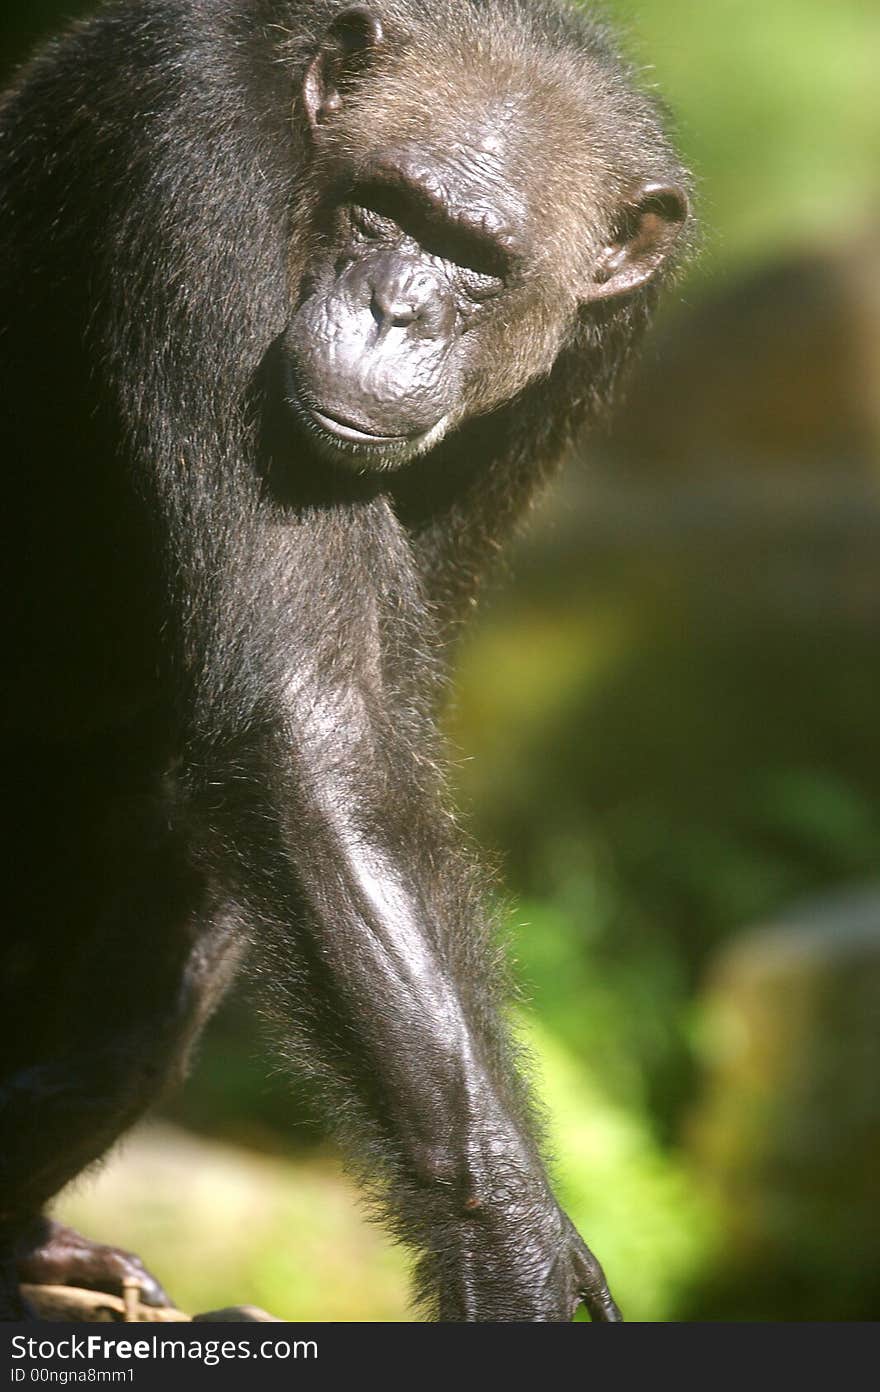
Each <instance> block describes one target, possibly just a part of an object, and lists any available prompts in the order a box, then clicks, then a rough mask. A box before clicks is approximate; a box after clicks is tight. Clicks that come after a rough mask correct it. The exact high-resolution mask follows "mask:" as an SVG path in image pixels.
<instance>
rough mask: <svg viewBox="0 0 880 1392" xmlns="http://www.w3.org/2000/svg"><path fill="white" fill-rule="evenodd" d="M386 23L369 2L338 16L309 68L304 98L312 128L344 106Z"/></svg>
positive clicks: (304, 87)
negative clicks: (351, 86)
mask: <svg viewBox="0 0 880 1392" xmlns="http://www.w3.org/2000/svg"><path fill="white" fill-rule="evenodd" d="M382 38H383V34H382V25H381V23H380V21H379V19H378V18H377V16H376V15H374V14H373V13H372V11H371V10H369V9H368V8H367V6H366V5H349V7H348V8H347V9H345V10H342V11H341V13H340V14H338V15H337V16H336V18H335V19H334V21H333V23H332V24H331V25H330V27H329V29H328V30H327V32H326V34H325V35H324V38H323V39H322V41H321V47H320V48H319V50H318V52H317V53H316V54H315V56H314V58H313V59H312V61H311V63H310V64H309V66H308V69H307V71H306V75H305V80H304V82H303V102H304V103H305V108H306V115H307V116H308V118H309V125H310V126H311V127H312V130H315V128H316V127H317V126H320V125H321V124H322V123H323V122H325V121H326V120H327V119H328V118H329V117H331V116H334V115H335V114H336V112H337V111H340V110H341V109H342V105H343V102H344V100H345V93H346V88H347V86H348V84H349V82H350V80H351V78H353V77H356V76H357V74H358V73H359V72H361V71H362V70H363V68H364V65H365V63H366V62H368V61H369V57H370V55H371V53H372V52H373V51H374V50H375V49H377V48H378V47H379V45H380V44H381V43H382Z"/></svg>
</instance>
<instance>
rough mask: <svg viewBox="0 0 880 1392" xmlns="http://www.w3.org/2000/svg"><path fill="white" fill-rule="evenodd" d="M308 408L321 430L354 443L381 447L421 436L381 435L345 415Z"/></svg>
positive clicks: (408, 441)
mask: <svg viewBox="0 0 880 1392" xmlns="http://www.w3.org/2000/svg"><path fill="white" fill-rule="evenodd" d="M307 409H308V412H309V415H310V416H311V417H312V419H313V420H314V421H315V423H316V425H318V426H319V427H320V429H321V430H326V431H327V433H328V434H329V435H335V436H337V437H338V438H339V439H340V440H349V441H350V442H351V443H352V444H353V445H366V446H368V447H372V448H374V449H375V448H380V449H381V447H382V446H383V445H408V444H410V443H412V441H413V440H417V439H418V438H419V437H418V435H415V436H413V435H380V434H379V432H378V431H376V430H367V429H365V427H364V426H362V425H355V423H354V421H351V420H346V418H345V417H344V416H331V415H330V414H329V412H327V411H319V410H318V409H317V407H316V406H309V407H308V408H307Z"/></svg>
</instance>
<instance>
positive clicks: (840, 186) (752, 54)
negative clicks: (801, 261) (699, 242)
mask: <svg viewBox="0 0 880 1392" xmlns="http://www.w3.org/2000/svg"><path fill="white" fill-rule="evenodd" d="M607 8H608V9H609V11H610V12H611V13H612V14H614V15H615V16H616V17H618V18H620V19H622V20H623V22H624V24H625V26H626V29H627V31H628V33H629V35H630V49H631V51H632V52H633V53H634V55H635V57H636V59H637V60H638V59H643V60H644V61H645V62H646V63H647V64H650V66H649V67H648V68H647V70H646V76H647V78H648V80H649V81H651V82H656V85H657V87H658V88H659V90H660V91H661V92H662V93H663V95H664V96H665V97H666V98H667V99H668V101H669V102H670V104H671V106H672V108H673V110H674V112H675V114H676V117H677V120H678V128H679V132H680V137H681V141H682V144H683V147H684V149H685V150H686V152H687V155H688V157H689V159H690V160H691V163H692V165H693V167H694V169H695V171H696V173H697V177H698V180H699V184H700V188H701V194H700V204H701V212H702V216H703V220H704V223H705V225H706V229H707V231H706V254H705V255H704V257H703V258H702V261H701V265H700V268H699V274H700V276H701V277H702V278H707V277H709V276H712V275H714V274H717V272H719V271H729V270H730V269H731V268H732V267H733V266H734V265H735V264H736V263H737V262H741V261H743V260H750V261H763V260H765V259H767V257H768V256H773V255H775V254H777V253H778V252H781V251H784V250H786V249H788V248H790V247H792V246H793V245H800V244H802V243H804V242H806V243H809V242H810V241H811V240H813V239H819V238H822V237H824V236H826V235H827V234H828V233H831V234H834V233H837V232H842V231H844V230H845V229H846V228H847V227H848V226H849V225H850V224H851V222H852V221H853V220H854V219H858V218H859V217H865V218H866V219H867V218H868V217H869V216H873V215H874V214H875V211H876V207H877V199H878V193H880V107H878V103H877V95H876V88H877V77H876V55H877V53H878V52H880V7H878V5H877V4H876V3H875V2H874V0H834V3H833V4H831V3H829V0H773V3H772V4H764V5H756V4H753V3H751V0H713V2H712V3H711V4H705V3H700V0H648V3H636V0H612V3H610V4H608V6H607Z"/></svg>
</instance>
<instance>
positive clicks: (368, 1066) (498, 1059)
mask: <svg viewBox="0 0 880 1392" xmlns="http://www.w3.org/2000/svg"><path fill="white" fill-rule="evenodd" d="M686 188H687V176H686V174H685V172H684V171H683V169H682V167H681V165H680V162H679V160H678V158H677V157H676V155H675V153H674V151H673V149H672V147H671V145H670V143H669V141H668V140H667V138H666V136H665V135H664V133H663V125H662V121H661V119H660V117H659V115H658V112H657V110H656V109H655V106H654V104H653V102H652V101H651V100H650V99H648V98H646V97H645V96H643V95H640V94H639V93H638V91H637V89H636V87H635V86H634V84H633V81H632V79H631V75H630V74H629V72H628V70H627V69H626V67H625V66H623V65H622V63H621V61H620V59H619V58H618V57H617V56H616V54H615V50H614V47H613V43H612V41H611V39H610V38H609V36H608V34H607V33H606V32H605V30H604V28H603V27H602V26H600V25H598V24H596V23H595V22H594V21H591V20H590V19H589V18H586V17H585V16H584V15H583V14H582V13H581V12H579V10H577V9H576V8H569V7H567V6H566V5H565V4H564V3H558V0H431V3H430V4H425V3H423V0H368V3H366V4H364V5H351V4H350V3H346V0H117V3H110V4H109V5H107V6H106V7H105V8H103V9H102V10H101V11H100V12H99V13H98V15H97V16H96V17H95V18H93V19H91V20H88V21H85V22H83V23H78V24H75V25H74V26H73V27H72V28H71V29H69V31H68V32H67V33H66V34H65V35H63V36H62V37H61V38H60V39H59V40H58V41H56V42H54V43H51V44H50V45H49V46H48V47H47V48H46V49H45V50H44V51H42V52H41V53H40V54H39V55H38V56H37V57H36V58H35V59H34V60H33V61H32V62H31V63H30V64H29V65H28V66H27V67H25V68H24V70H23V71H22V72H21V73H20V74H19V76H18V78H17V80H16V81H15V83H14V84H13V86H12V88H11V90H10V91H9V92H8V93H7V94H6V96H5V98H4V99H3V102H2V106H0V304H2V311H0V325H2V331H0V381H2V407H0V413H2V424H0V439H2V447H3V460H4V490H5V494H6V509H5V512H6V517H7V526H6V534H5V538H4V543H3V548H2V549H3V564H4V566H5V567H6V581H5V585H4V590H3V594H4V602H3V610H4V621H5V636H4V639H3V643H4V653H5V655H6V658H7V667H8V672H7V677H6V681H5V687H4V695H3V720H4V728H5V732H6V733H5V760H6V769H7V775H6V778H7V788H8V794H7V801H8V807H9V811H10V813H11V816H10V818H9V823H10V825H9V830H8V832H7V834H6V845H7V847H8V849H9V853H10V871H9V874H8V876H7V889H8V893H7V898H8V899H9V900H10V903H9V907H8V911H7V914H6V924H5V927H4V930H3V931H4V935H5V938H4V947H3V975H2V987H0V992H2V994H0V1032H2V1067H0V1115H2V1134H3V1145H2V1156H0V1248H2V1253H3V1265H2V1270H3V1278H2V1282H0V1284H2V1288H3V1297H2V1298H3V1302H4V1303H3V1313H4V1314H5V1316H6V1317H7V1318H14V1317H17V1316H20V1315H21V1314H22V1313H23V1306H22V1304H21V1300H20V1295H19V1290H18V1285H19V1282H21V1281H24V1280H28V1281H31V1282H38V1283H39V1282H40V1281H44V1282H45V1281H54V1282H59V1281H69V1282H71V1283H73V1284H78V1285H93V1286H96V1287H97V1288H99V1289H106V1288H108V1287H110V1288H112V1287H114V1286H118V1285H119V1283H120V1281H121V1279H122V1277H124V1276H125V1275H126V1274H127V1273H128V1274H131V1273H134V1274H135V1275H136V1276H137V1277H138V1279H140V1280H141V1281H142V1283H143V1287H144V1293H145V1295H146V1296H147V1298H149V1299H152V1300H153V1301H155V1302H162V1301H163V1299H164V1296H163V1293H162V1291H161V1288H160V1287H158V1286H157V1285H156V1284H155V1283H153V1282H152V1279H151V1278H150V1277H148V1276H147V1274H146V1273H145V1272H144V1271H143V1269H142V1268H141V1267H140V1266H139V1264H138V1263H137V1261H136V1259H135V1258H132V1257H129V1256H128V1255H126V1254H124V1253H119V1252H117V1251H116V1250H115V1249H109V1248H106V1247H100V1248H99V1247H95V1246H94V1245H92V1244H89V1243H88V1242H87V1241H86V1240H85V1239H83V1238H79V1237H78V1236H77V1235H76V1234H73V1233H71V1232H69V1231H67V1230H65V1229H62V1228H60V1226H58V1225H55V1224H53V1223H52V1222H51V1221H50V1220H48V1219H46V1218H44V1217H43V1216H42V1215H43V1210H44V1205H45V1204H46V1203H47V1201H48V1200H50V1199H51V1198H52V1196H53V1195H55V1194H56V1193H57V1192H58V1190H59V1189H60V1188H61V1187H62V1186H63V1185H64V1184H66V1183H67V1181H68V1180H70V1179H71V1178H72V1177H73V1176H74V1175H76V1174H78V1173H79V1172H80V1171H81V1170H82V1169H83V1168H84V1167H85V1166H87V1165H89V1164H90V1163H91V1162H92V1161H94V1160H95V1159H96V1158H97V1157H98V1156H100V1155H101V1154H103V1153H104V1152H105V1151H106V1149H107V1148H108V1147H109V1146H110V1145H111V1144H112V1143H113V1141H114V1140H115V1139H116V1138H117V1137H118V1136H119V1135H120V1134H121V1133H122V1132H123V1131H124V1130H125V1129H126V1128H127V1127H128V1126H129V1125H130V1124H131V1123H132V1122H133V1121H134V1120H135V1118H137V1117H138V1116H139V1115H140V1114H141V1113H142V1112H143V1110H144V1109H145V1108H146V1107H147V1106H148V1105H149V1104H150V1103H151V1102H152V1101H153V1100H154V1099H155V1098H156V1097H157V1095H158V1094H159V1093H160V1091H161V1090H162V1089H163V1088H164V1087H165V1086H166V1085H167V1083H168V1082H169V1080H171V1079H173V1078H174V1077H175V1076H176V1075H178V1074H179V1073H180V1071H181V1070H182V1068H183V1067H184V1065H185V1060H186V1055H187V1052H188V1050H189V1048H190V1045H191V1043H192V1041H193V1039H194V1038H195V1036H196V1034H197V1032H198V1030H199V1029H200V1027H201V1025H202V1024H203V1022H204V1020H205V1018H206V1017H207V1015H208V1013H209V1012H210V1010H211V1008H212V1007H213V1006H214V1004H216V1002H217V1000H218V999H219V997H220V995H221V994H222V991H223V989H224V987H225V985H226V983H227V982H228V981H229V980H230V978H231V976H232V974H233V973H234V971H235V970H236V968H237V967H238V966H239V965H240V963H241V962H242V961H243V960H244V959H245V958H247V959H248V961H249V962H250V963H251V967H250V969H251V970H252V971H253V972H254V973H255V975H256V977H257V979H258V981H259V982H261V983H262V984H263V988H264V998H265V1000H266V1002H267V1010H268V1012H269V1013H270V1015H271V1016H272V1017H273V1019H274V1021H275V1025H276V1033H277V1037H278V1039H279V1048H280V1050H281V1053H282V1055H283V1056H284V1057H285V1058H286V1059H288V1060H289V1062H290V1064H291V1066H292V1067H294V1068H295V1069H305V1070H308V1073H309V1074H310V1076H311V1077H312V1078H313V1079H314V1080H315V1082H316V1085H317V1087H318V1090H319V1092H320V1095H321V1096H322V1097H323V1099H324V1104H325V1107H326V1112H327V1115H328V1117H329V1118H331V1119H332V1121H333V1122H334V1124H335V1125H336V1127H337V1129H338V1131H339V1133H340V1136H341V1139H342V1141H343V1143H344V1145H345V1146H346V1147H347V1149H348V1151H349V1153H350V1154H351V1155H353V1156H354V1157H355V1163H356V1165H357V1166H358V1172H359V1173H360V1174H361V1175H362V1177H363V1179H364V1182H365V1183H366V1184H367V1185H368V1187H369V1190H370V1192H371V1193H372V1195H373V1196H374V1198H375V1199H376V1200H377V1201H378V1202H379V1203H380V1204H381V1207H382V1211H383V1212H384V1214H385V1215H386V1217H387V1221H388V1223H389V1224H390V1226H391V1227H392V1229H393V1230H394V1231H395V1232H396V1234H397V1235H398V1236H399V1237H401V1238H402V1239H403V1240H404V1241H405V1242H407V1243H408V1244H410V1245H411V1247H412V1248H414V1249H415V1251H416V1252H417V1253H418V1254H419V1256H420V1263H419V1268H418V1282H417V1284H418V1295H419V1298H420V1299H421V1301H422V1302H423V1306H422V1308H423V1309H424V1310H425V1312H426V1315H427V1316H428V1317H433V1318H438V1319H442V1320H536V1321H538V1320H568V1319H570V1318H571V1317H572V1315H573V1313H574V1311H575V1310H576V1308H577V1306H578V1305H579V1304H581V1303H585V1304H586V1306H587V1307H588V1309H589V1311H590V1313H591V1315H592V1317H593V1319H598V1320H606V1321H610V1320H616V1319H618V1318H619V1315H618V1313H617V1310H616V1307H615V1305H614V1302H613V1300H612V1298H611V1296H610V1294H609V1291H608V1288H607V1286H606V1284H605V1280H604V1278H603V1275H602V1272H601V1269H600V1267H599V1265H598V1264H597V1262H596V1261H595V1259H594V1258H593V1256H592V1255H591V1253H590V1252H589V1251H588V1249H587V1248H586V1246H585V1245H584V1243H583V1242H582V1241H581V1239H580V1238H579V1237H578V1235H577V1234H576V1233H575V1231H574V1229H573V1227H572V1225H571V1223H570V1222H569V1220H568V1219H567V1218H566V1217H565V1215H564V1214H563V1213H562V1211H561V1210H560V1208H559V1207H558V1205H557V1203H556V1201H555V1200H554V1198H553V1195H552V1193H551V1190H550V1187H549V1184H548V1179H547V1176H546V1173H545V1170H544V1168H543V1164H542V1160H541V1155H540V1143H539V1140H538V1139H537V1136H538V1128H537V1127H536V1123H535V1120H534V1117H533V1114H532V1105H531V1102H530V1098H529V1092H528V1088H527V1087H526V1086H525V1084H524V1083H523V1081H522V1077H521V1072H520V1069H519V1067H518V1063H517V1058H516V1053H515V1049H514V1047H513V1046H512V1045H511V1043H510V1041H509V1039H508V1035H507V1032H506V1028H505V1024H504V1019H503V1016H504V1001H505V989H506V988H505V983H504V972H503V968H502V966H501V963H500V961H499V958H498V953H497V951H496V947H495V945H494V942H495V934H494V931H493V926H492V910H491V907H490V906H489V905H487V894H486V888H485V876H481V874H480V871H479V870H478V869H477V868H476V867H475V864H474V862H473V860H472V857H471V854H470V852H469V851H468V849H467V848H466V846H465V845H464V844H463V837H462V834H461V833H460V831H459V830H458V828H457V826H456V822H455V818H454V815H453V813H452V811H451V809H450V806H449V801H448V796H447V788H446V776H445V773H444V767H443V756H442V750H441V748H440V745H439V742H438V736H437V733H436V723H437V714H438V709H439V707H440V706H441V704H442V699H443V693H444V687H445V682H446V672H447V669H448V665H449V664H448V659H449V653H450V649H451V647H452V646H453V645H454V641H455V637H456V634H457V632H458V630H459V627H460V625H461V621H462V620H463V618H464V617H465V616H466V615H467V613H468V612H469V610H470V609H471V608H472V606H473V603H474V600H475V597H476V595H477V591H478V588H479V585H480V581H481V577H482V576H483V575H484V573H485V572H486V570H487V567H488V564H489V563H490V562H491V560H492V558H493V557H494V555H495V553H496V551H497V550H498V547H499V544H500V543H501V542H502V540H503V539H504V538H505V537H506V536H507V534H508V533H509V532H510V530H511V527H512V525H513V524H514V523H515V521H516V519H517V518H518V517H519V516H520V514H521V513H522V512H523V510H524V509H525V506H526V504H527V502H528V500H529V498H530V497H531V496H532V495H533V493H534V491H535V489H536V487H537V485H538V484H539V483H540V482H541V481H542V479H543V478H544V477H545V476H546V475H547V474H548V473H549V472H550V470H551V469H552V468H553V466H554V465H555V463H556V461H557V460H558V459H559V457H560V455H561V454H562V453H563V450H564V447H565V445H566V442H567V441H568V440H569V439H570V438H571V437H572V435H573V433H574V432H575V431H576V430H577V429H579V428H580V427H581V426H582V425H583V424H584V423H585V422H587V421H589V420H591V419H595V418H596V417H597V415H599V414H600V413H601V412H603V411H604V409H605V407H606V406H607V404H608V402H609V400H610V398H611V395H612V392H613V389H614V386H615V383H616V382H617V380H618V378H619V375H620V371H621V369H622V368H623V366H624V365H625V363H626V361H627V360H628V358H629V357H630V356H631V353H632V350H633V348H634V346H635V344H636V342H637V340H638V339H639V336H640V334H641V331H642V329H643V327H644V325H645V322H646V320H647V318H648V316H649V313H650V310H651V308H652V306H653V304H654V301H655V298H656V293H657V290H658V287H659V284H660V282H661V280H662V279H663V277H664V275H665V274H666V272H667V271H668V269H669V267H670V265H671V263H672V261H673V260H674V259H675V258H674V252H675V250H676V247H677V246H678V247H680V246H681V245H682V244H683V243H684V242H686V241H687V240H688V238H687V235H685V236H684V237H681V236H680V234H681V233H682V231H683V229H684V230H685V231H686V229H687V228H688V227H689V224H690V215H689V212H688V196H687V191H686Z"/></svg>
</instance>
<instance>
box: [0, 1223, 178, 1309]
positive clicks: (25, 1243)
mask: <svg viewBox="0 0 880 1392" xmlns="http://www.w3.org/2000/svg"><path fill="white" fill-rule="evenodd" d="M16 1269H17V1274H18V1279H19V1281H21V1282H22V1284H23V1285H31V1286H80V1287H81V1288H82V1289H83V1290H97V1291H104V1292H105V1293H106V1294H107V1295H122V1293H123V1285H124V1283H125V1282H126V1281H136V1282H137V1284H138V1286H139V1287H140V1297H139V1298H140V1300H141V1301H142V1302H143V1304H144V1305H170V1304H171V1301H170V1300H169V1299H168V1296H167V1295H166V1294H165V1292H164V1290H163V1289H162V1287H161V1286H160V1285H159V1282H158V1281H157V1280H156V1278H155V1276H151V1275H150V1273H149V1271H147V1269H146V1267H145V1266H143V1265H142V1263H141V1260H140V1258H139V1257H136V1256H134V1255H133V1253H131V1252H123V1251H122V1250H121V1249H120V1248H118V1247H106V1246H104V1244H103V1243H100V1242H90V1241H89V1239H88V1238H87V1237H82V1236H81V1235H80V1234H79V1233H78V1232H74V1230H73V1228H65V1227H64V1226H63V1224H61V1223H56V1222H54V1221H53V1220H52V1219H51V1218H40V1219H39V1221H38V1222H37V1223H35V1224H34V1225H33V1226H32V1227H31V1228H29V1229H28V1231H27V1233H26V1234H25V1235H24V1237H22V1239H21V1240H20V1242H19V1243H18V1246H17V1248H16Z"/></svg>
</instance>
